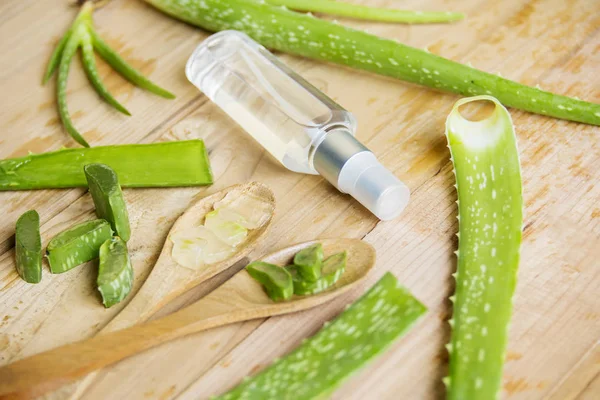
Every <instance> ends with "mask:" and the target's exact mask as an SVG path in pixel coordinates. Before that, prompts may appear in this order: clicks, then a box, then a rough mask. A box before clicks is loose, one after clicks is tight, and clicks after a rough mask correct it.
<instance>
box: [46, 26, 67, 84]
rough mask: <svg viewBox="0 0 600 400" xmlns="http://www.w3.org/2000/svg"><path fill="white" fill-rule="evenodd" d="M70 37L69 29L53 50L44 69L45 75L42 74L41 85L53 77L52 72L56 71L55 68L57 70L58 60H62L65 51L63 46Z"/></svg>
mask: <svg viewBox="0 0 600 400" xmlns="http://www.w3.org/2000/svg"><path fill="white" fill-rule="evenodd" d="M70 37H71V29H69V30H68V31H67V32H66V33H65V34H64V35H63V37H62V38H61V39H60V41H59V42H58V44H57V45H56V47H55V48H54V51H53V52H52V55H51V56H50V60H49V61H48V66H47V67H46V73H45V74H44V78H43V79H42V85H45V84H46V82H48V80H49V79H50V78H51V77H52V75H54V72H55V71H56V68H58V64H59V63H60V60H61V58H62V55H63V51H64V50H65V46H66V45H67V42H68V41H69V38H70Z"/></svg>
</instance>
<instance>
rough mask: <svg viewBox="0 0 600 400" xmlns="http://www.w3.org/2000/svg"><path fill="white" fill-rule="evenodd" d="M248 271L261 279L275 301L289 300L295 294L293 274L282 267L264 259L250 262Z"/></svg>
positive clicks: (252, 275) (258, 279)
mask: <svg viewBox="0 0 600 400" xmlns="http://www.w3.org/2000/svg"><path fill="white" fill-rule="evenodd" d="M246 271H248V273H249V274H250V276H251V277H253V278H254V279H256V280H257V281H259V282H260V283H261V284H262V285H263V286H264V288H265V291H266V292H267V294H268V295H269V297H270V298H271V299H272V300H274V301H280V300H287V299H289V298H290V297H292V295H293V294H294V285H293V283H292V276H291V275H290V273H289V272H288V271H287V270H286V269H285V268H282V267H278V266H277V265H273V264H269V263H266V262H262V261H255V262H253V263H250V264H248V266H247V267H246Z"/></svg>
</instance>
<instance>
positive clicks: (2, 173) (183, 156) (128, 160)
mask: <svg viewBox="0 0 600 400" xmlns="http://www.w3.org/2000/svg"><path fill="white" fill-rule="evenodd" d="M92 163H102V164H106V165H109V166H110V167H111V168H112V169H114V170H115V172H116V173H117V175H118V176H119V182H120V184H121V185H122V186H124V187H174V186H198V185H210V184H212V182H213V179H212V173H211V170H210V164H209V160H208V153H207V152H206V147H205V146H204V142H203V141H202V140H187V141H179V142H164V143H152V144H130V145H120V146H99V147H94V148H84V149H65V150H59V151H54V152H50V153H43V154H30V155H28V156H25V157H20V158H12V159H7V160H0V190H29V189H50V188H66V187H79V186H87V180H86V178H85V174H84V173H83V167H84V166H85V165H87V164H92Z"/></svg>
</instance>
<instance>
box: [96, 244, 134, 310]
mask: <svg viewBox="0 0 600 400" xmlns="http://www.w3.org/2000/svg"><path fill="white" fill-rule="evenodd" d="M96 283H97V285H98V291H99V292H100V294H101V295H102V302H103V303H104V307H106V308H109V307H112V306H114V305H115V304H117V303H119V302H121V301H122V300H123V299H124V298H125V297H127V295H128V294H129V292H130V291H131V287H132V286H133V268H132V267H131V260H130V259H129V253H128V252H127V244H126V243H125V242H124V241H123V240H122V239H121V238H119V237H118V236H116V237H112V238H110V239H108V240H106V241H105V242H104V243H103V244H102V246H100V266H99V268H98V279H97V281H96Z"/></svg>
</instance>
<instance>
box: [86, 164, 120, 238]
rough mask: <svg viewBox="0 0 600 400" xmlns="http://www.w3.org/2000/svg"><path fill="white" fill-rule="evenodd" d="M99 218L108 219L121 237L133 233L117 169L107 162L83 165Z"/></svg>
mask: <svg viewBox="0 0 600 400" xmlns="http://www.w3.org/2000/svg"><path fill="white" fill-rule="evenodd" d="M83 171H84V172H85V177H86V179H87V182H88V187H89V189H90V194H91V195H92V198H93V199H94V205H95V206H96V215H97V216H98V218H102V219H105V220H106V221H108V222H109V223H110V225H111V227H112V229H113V231H114V232H115V234H116V235H118V236H119V237H120V238H121V239H123V240H124V241H128V240H129V237H130V235H131V231H130V228H129V214H128V213H127V206H126V204H125V199H124V198H123V192H122V191H121V186H120V185H119V179H118V177H117V174H116V173H115V171H113V170H112V168H110V167H109V166H108V165H106V164H89V165H86V166H85V167H83Z"/></svg>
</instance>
